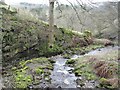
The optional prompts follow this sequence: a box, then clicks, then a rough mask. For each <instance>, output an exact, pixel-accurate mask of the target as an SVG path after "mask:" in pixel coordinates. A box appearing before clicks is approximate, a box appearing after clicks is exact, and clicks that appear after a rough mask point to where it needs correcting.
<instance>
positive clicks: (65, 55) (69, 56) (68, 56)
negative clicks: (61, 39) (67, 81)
mask: <svg viewBox="0 0 120 90" xmlns="http://www.w3.org/2000/svg"><path fill="white" fill-rule="evenodd" d="M63 58H66V59H70V58H71V55H69V54H64V55H63Z"/></svg>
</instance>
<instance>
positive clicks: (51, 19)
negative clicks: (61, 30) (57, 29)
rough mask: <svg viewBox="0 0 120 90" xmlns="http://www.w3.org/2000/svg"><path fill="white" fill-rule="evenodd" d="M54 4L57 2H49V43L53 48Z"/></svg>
mask: <svg viewBox="0 0 120 90" xmlns="http://www.w3.org/2000/svg"><path fill="white" fill-rule="evenodd" d="M54 2H55V0H49V32H48V37H49V38H48V39H49V40H48V42H49V46H50V47H51V46H52V45H53V43H54V14H53V13H54Z"/></svg>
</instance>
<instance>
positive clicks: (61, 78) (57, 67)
mask: <svg viewBox="0 0 120 90" xmlns="http://www.w3.org/2000/svg"><path fill="white" fill-rule="evenodd" d="M54 60H55V61H56V63H55V64H54V70H53V72H52V74H51V76H50V77H51V84H52V85H54V86H55V87H56V88H58V87H59V88H76V87H77V84H76V80H77V77H76V76H75V74H74V73H72V70H73V69H74V68H72V67H69V66H67V65H66V64H65V63H66V61H67V60H68V59H64V58H63V57H62V56H60V55H58V56H56V57H54Z"/></svg>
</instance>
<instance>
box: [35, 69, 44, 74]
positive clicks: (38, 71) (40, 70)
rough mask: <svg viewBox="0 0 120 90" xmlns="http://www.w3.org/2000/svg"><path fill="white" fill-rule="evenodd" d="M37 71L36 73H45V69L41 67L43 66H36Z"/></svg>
mask: <svg viewBox="0 0 120 90" xmlns="http://www.w3.org/2000/svg"><path fill="white" fill-rule="evenodd" d="M35 73H36V74H42V73H44V71H43V69H41V67H38V68H35Z"/></svg>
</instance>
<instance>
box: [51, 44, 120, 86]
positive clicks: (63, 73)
mask: <svg viewBox="0 0 120 90" xmlns="http://www.w3.org/2000/svg"><path fill="white" fill-rule="evenodd" d="M118 49H120V48H119V47H118V46H115V47H112V46H108V47H105V48H100V49H96V50H93V51H90V52H88V53H86V54H85V55H96V54H100V53H103V52H104V53H105V52H110V51H111V50H118ZM81 56H83V55H73V56H72V57H71V59H77V58H79V57H81ZM52 59H53V60H55V61H56V62H55V64H54V70H53V71H52V74H51V76H50V77H51V84H52V86H54V88H81V86H78V85H77V83H76V81H77V80H82V77H76V76H75V74H74V73H72V70H73V69H74V68H72V67H69V66H67V65H66V64H65V63H66V61H67V60H68V59H65V58H63V57H62V56H61V55H58V56H55V57H53V58H52ZM96 85H98V82H96V81H87V80H86V81H85V85H84V87H83V88H95V86H96Z"/></svg>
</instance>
